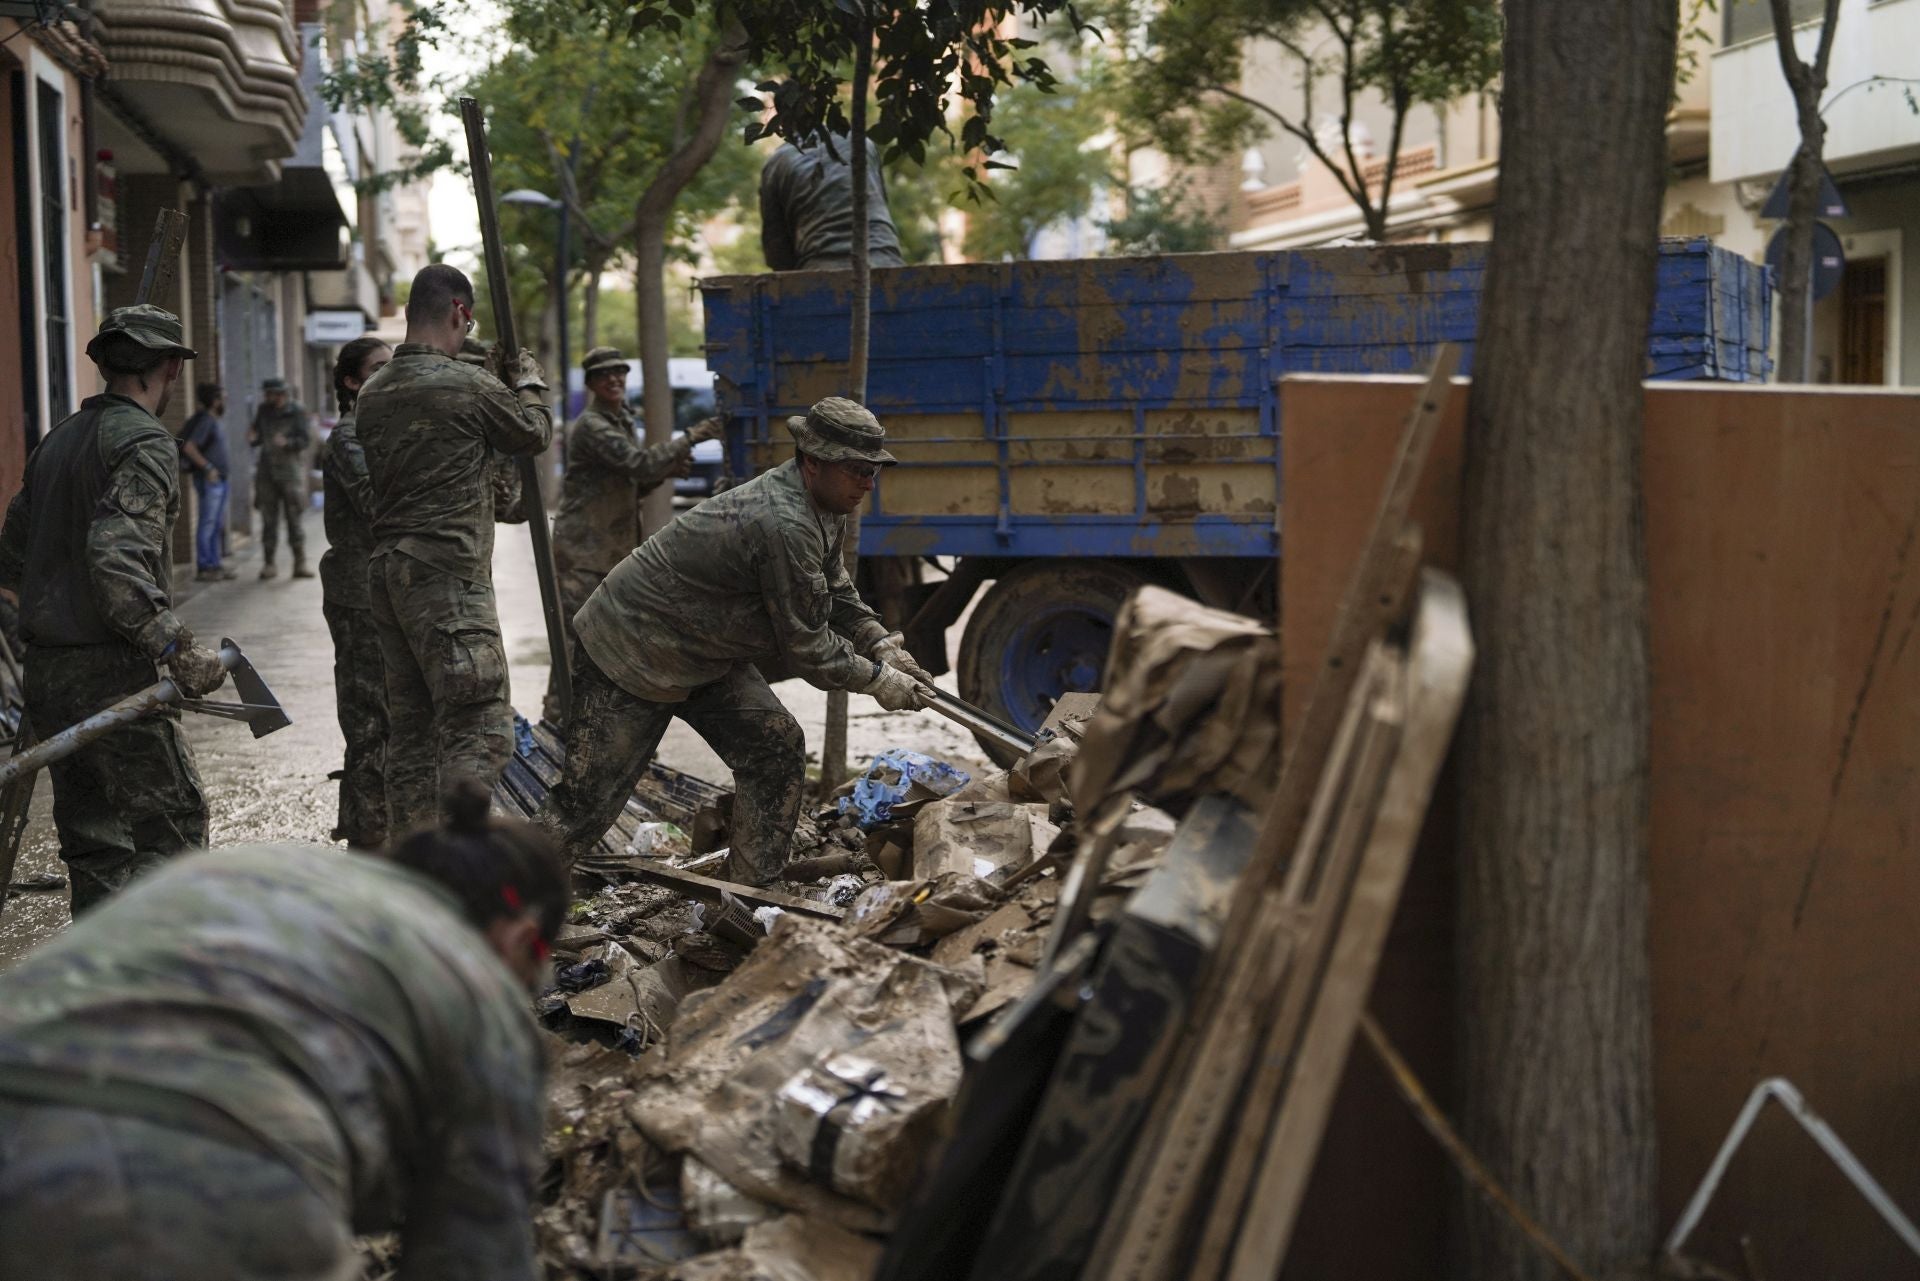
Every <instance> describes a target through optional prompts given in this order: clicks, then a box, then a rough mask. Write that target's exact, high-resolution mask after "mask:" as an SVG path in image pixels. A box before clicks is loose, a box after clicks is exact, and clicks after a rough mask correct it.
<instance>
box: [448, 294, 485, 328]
mask: <svg viewBox="0 0 1920 1281" xmlns="http://www.w3.org/2000/svg"><path fill="white" fill-rule="evenodd" d="M453 305H454V306H456V307H458V308H460V310H462V311H464V312H466V313H467V325H466V329H465V331H464V332H466V333H468V334H471V333H472V332H473V331H474V330H475V329H476V328H477V327H478V326H479V324H480V322H479V321H477V320H475V319H474V318H473V308H472V307H469V306H468V305H467V304H466V303H463V302H461V301H460V300H459V299H458V298H455V299H454V300H453Z"/></svg>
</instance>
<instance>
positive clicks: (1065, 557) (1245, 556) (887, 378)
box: [701, 240, 1768, 728]
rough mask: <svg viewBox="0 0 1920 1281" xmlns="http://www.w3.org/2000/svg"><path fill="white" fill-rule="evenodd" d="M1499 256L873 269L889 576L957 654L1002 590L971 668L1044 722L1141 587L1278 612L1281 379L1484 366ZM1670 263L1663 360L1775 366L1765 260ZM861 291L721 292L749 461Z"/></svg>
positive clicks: (1692, 250) (1221, 256)
mask: <svg viewBox="0 0 1920 1281" xmlns="http://www.w3.org/2000/svg"><path fill="white" fill-rule="evenodd" d="M1485 262H1486V251H1485V246H1483V245H1479V244H1443V245H1407V246H1393V247H1388V248H1378V249H1375V248H1343V249H1309V250H1291V251H1277V252H1259V253H1217V254H1179V255H1164V256H1160V257H1152V258H1106V259H1082V260H1073V261H1062V262H1019V263H998V264H969V265H956V266H936V267H902V268H893V269H888V270H880V271H876V272H874V273H873V325H872V350H871V356H870V366H869V371H868V393H867V402H868V404H869V405H870V406H871V407H872V408H873V409H874V411H875V412H876V413H877V414H878V415H879V416H880V419H881V421H882V422H884V423H885V424H886V427H887V436H888V443H889V447H890V448H891V449H892V450H893V451H894V453H895V454H896V455H897V456H898V457H899V458H900V460H901V466H899V467H897V468H893V469H890V470H889V471H887V472H886V473H885V475H884V477H883V479H882V481H881V483H880V486H879V488H878V490H877V492H876V494H875V496H874V501H873V505H872V508H871V509H870V510H869V511H868V512H866V513H865V515H864V517H863V522H862V527H861V538H860V550H861V553H862V555H863V556H865V557H867V558H870V560H869V569H870V582H869V584H868V587H869V590H870V591H871V593H872V594H873V595H874V596H875V597H876V598H877V600H878V603H879V604H881V606H882V607H883V609H885V610H886V612H887V613H888V614H889V616H890V619H891V621H893V622H894V623H895V624H896V625H898V626H902V627H904V628H906V629H907V631H908V635H909V638H910V640H911V641H912V642H913V644H914V647H915V650H916V652H917V653H921V654H922V656H923V660H924V661H929V662H931V664H932V665H933V666H934V668H935V670H939V671H945V670H947V668H948V666H949V656H948V655H947V654H946V653H945V645H944V640H943V638H944V633H945V630H946V628H947V627H948V626H949V625H951V624H952V623H953V622H954V621H955V620H956V619H958V618H959V617H960V615H961V613H962V612H963V611H964V610H965V609H966V607H967V606H968V605H969V604H972V603H974V598H975V597H976V596H977V595H979V593H980V589H981V587H982V586H983V585H985V584H988V583H991V584H992V586H991V587H989V588H988V589H987V591H986V594H985V595H983V596H980V598H979V600H978V603H977V604H976V605H975V608H974V613H973V618H972V620H971V621H970V622H969V625H968V627H967V629H966V634H965V636H964V637H963V639H962V643H961V645H960V652H959V654H958V656H957V664H956V665H957V666H958V668H959V672H960V685H961V689H962V693H963V695H964V696H966V697H968V698H969V699H971V700H972V701H975V702H978V703H981V704H982V705H984V706H987V707H989V708H991V709H994V710H997V711H999V712H1001V713H1003V714H1005V715H1006V716H1007V717H1008V718H1009V719H1011V720H1013V721H1014V722H1016V723H1018V724H1021V725H1023V726H1024V727H1026V728H1033V727H1036V726H1038V724H1039V723H1040V720H1041V719H1044V717H1045V714H1046V709H1047V708H1048V707H1049V706H1050V705H1051V703H1052V700H1053V699H1054V698H1057V697H1058V696H1059V694H1060V693H1061V692H1063V691H1064V690H1066V689H1072V688H1091V687H1092V685H1091V682H1097V680H1098V676H1099V668H1100V663H1101V661H1102V660H1103V659H1104V655H1105V645H1106V641H1107V639H1108V638H1109V637H1110V632H1111V618H1112V612H1111V611H1112V609H1113V608H1114V607H1116V606H1117V604H1118V601H1119V599H1120V598H1124V595H1125V593H1126V591H1127V590H1130V588H1131V587H1132V586H1135V585H1138V584H1139V583H1141V582H1151V581H1158V582H1163V583H1169V584H1171V585H1173V586H1175V587H1178V588H1181V589H1182V590H1186V591H1188V592H1190V593H1192V594H1194V595H1196V596H1198V597H1199V598H1201V599H1203V600H1207V601H1208V602H1209V603H1215V604H1222V605H1225V606H1227V607H1233V608H1241V609H1247V610H1250V611H1258V610H1262V609H1266V608H1270V606H1271V603H1272V602H1271V594H1270V593H1271V582H1272V573H1271V570H1272V564H1273V558H1274V556H1275V555H1276V554H1277V553H1278V552H1279V550H1280V548H1279V545H1278V530H1279V521H1278V515H1279V505H1280V503H1282V502H1284V501H1285V492H1286V486H1285V472H1284V467H1283V465H1282V450H1281V448H1280V444H1281V441H1282V439H1283V437H1284V431H1285V424H1284V423H1283V422H1281V421H1280V415H1279V408H1278V404H1279V402H1278V395H1277V393H1278V382H1279V379H1280V378H1281V377H1282V376H1283V375H1285V374H1288V373H1298V372H1315V373H1408V372H1413V371H1416V370H1419V369H1421V368H1422V367H1423V366H1424V365H1425V364H1426V362H1427V361H1428V360H1429V359H1430V358H1431V356H1432V353H1433V350H1434V348H1435V347H1436V346H1437V345H1438V344H1439V343H1442V342H1456V343H1461V344H1463V345H1465V346H1466V347H1467V355H1468V367H1469V368H1470V367H1471V360H1472V343H1473V338H1474V332H1475V326H1476V321H1477V310H1478V304H1479V297H1480V284H1481V276H1482V272H1483V269H1484V266H1485ZM1659 271H1660V275H1659V287H1658V293H1657V301H1656V305H1655V310H1654V316H1653V322H1652V325H1651V326H1650V329H1649V333H1648V340H1647V373H1648V376H1649V377H1653V378H1693V379H1697V378H1712V379H1723V380H1742V381H1744V380H1750V379H1758V378H1761V377H1764V375H1765V369H1766V361H1767V356H1766V349H1767V320H1768V297H1767V289H1766V277H1765V271H1764V269H1763V268H1761V267H1758V266H1756V265H1754V264H1752V263H1749V262H1747V261H1745V260H1744V259H1741V258H1739V257H1738V256H1736V255H1734V254H1731V253H1728V252H1726V251H1724V250H1719V249H1716V248H1714V247H1713V246H1712V245H1710V244H1709V243H1708V242H1706V241H1704V240H1685V241H1669V242H1667V243H1666V244H1665V245H1664V246H1663V247H1662V253H1661V258H1660V268H1659ZM851 286H852V277H851V274H850V273H847V272H793V273H781V274H777V275H775V274H768V275H759V276H726V277H719V278H714V279H709V280H706V281H703V282H702V284H701V291H702V296H703V298H704V301H705V307H706V340H707V361H708V365H709V367H710V368H711V369H712V370H713V372H714V374H715V376H716V391H717V395H718V399H719V403H720V406H721V409H722V412H723V413H725V414H726V415H727V417H728V419H729V434H728V449H727V462H728V468H729V470H730V472H731V473H732V474H734V475H736V476H746V475H750V474H752V473H753V472H755V471H758V470H760V469H761V468H763V467H765V466H767V465H768V464H769V463H771V462H775V461H778V460H779V459H781V458H784V457H785V456H787V454H788V453H789V452H790V450H791V448H792V440H791V438H790V437H789V436H788V434H787V431H786V427H785V420H786V418H787V416H788V415H791V414H799V413H804V412H805V411H806V408H807V406H808V405H809V404H811V403H812V402H813V401H815V400H818V399H819V398H820V397H822V396H829V395H842V394H845V392H846V391H847V385H846V374H847V352H848V314H849V297H850V291H851ZM1568 359H1569V360H1575V359H1578V353H1574V352H1569V353H1568Z"/></svg>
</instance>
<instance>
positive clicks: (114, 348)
mask: <svg viewBox="0 0 1920 1281" xmlns="http://www.w3.org/2000/svg"><path fill="white" fill-rule="evenodd" d="M181 339H182V333H181V328H180V320H179V318H178V317H176V316H175V315H173V313H171V312H168V311H163V310H161V309H160V308H158V307H150V306H144V305H143V306H137V307H121V308H118V309H116V310H115V311H114V312H113V313H112V314H110V315H109V316H108V317H107V319H106V322H105V323H104V324H102V325H101V326H100V332H99V333H98V334H97V335H96V336H95V337H94V338H93V340H92V341H91V342H89V343H88V344H87V355H88V357H89V358H90V359H92V361H93V362H94V363H95V364H96V365H98V366H99V367H100V372H101V374H102V375H103V376H104V377H105V379H106V384H107V389H106V392H105V393H104V394H102V395H99V396H90V397H88V398H87V399H86V400H85V401H84V402H82V403H81V406H80V410H79V412H78V413H76V414H74V415H73V416H72V417H71V418H68V419H67V420H66V421H65V422H63V423H61V424H60V425H59V426H57V427H55V428H54V429H53V430H52V431H51V432H49V433H47V437H46V439H45V440H43V441H41V442H40V445H39V447H38V448H37V449H35V450H34V451H33V453H32V454H31V455H29V456H28V458H27V472H26V479H25V480H24V481H23V482H22V484H21V487H20V492H19V493H18V494H17V495H15V497H14V500H13V504H12V506H10V507H8V509H7V519H6V524H5V525H4V526H3V527H0V587H3V588H5V589H7V590H8V591H11V592H14V593H16V594H17V595H18V596H19V600H20V630H21V635H22V638H23V639H24V640H25V642H26V647H27V653H26V673H25V684H26V691H25V695H26V712H27V719H28V720H29V721H30V722H31V723H32V726H33V729H34V731H35V732H36V733H37V734H39V735H40V736H41V737H42V738H45V737H47V736H48V735H51V734H54V733H57V732H58V731H60V730H63V729H66V728H67V727H68V726H70V725H73V724H75V723H77V722H79V721H81V720H84V719H86V718H87V717H89V716H91V715H93V714H94V713H95V712H97V711H99V710H100V709H101V708H103V707H106V706H108V705H109V704H111V703H115V702H118V701H119V700H120V699H122V698H125V697H126V696H127V695H129V694H133V693H137V692H138V691H140V690H142V689H144V688H146V687H147V686H149V685H151V684H153V683H154V682H155V681H157V680H159V679H160V672H159V667H160V666H161V665H163V664H164V665H165V666H166V667H167V668H168V670H169V671H170V672H171V674H172V676H173V679H174V680H175V682H176V683H178V684H179V686H180V688H181V690H182V691H183V692H185V693H186V694H187V696H188V697H191V698H198V697H201V696H203V695H205V694H207V693H209V692H211V691H212V690H214V689H216V688H218V687H219V685H220V684H221V682H222V681H224V680H225V679H226V672H225V670H224V669H223V668H222V667H221V666H220V660H219V658H218V657H217V656H216V655H215V654H214V653H213V651H212V650H210V649H207V648H206V647H205V646H203V645H199V644H196V643H195V641H194V638H193V633H192V632H190V631H188V630H187V627H186V625H185V624H184V623H182V622H181V621H180V619H179V618H178V617H177V616H176V615H175V614H174V612H173V589H172V566H173V546H172V539H173V524H174V519H175V518H176V517H177V516H178V515H179V512H180V462H179V451H178V449H177V448H176V446H175V444H174V439H173V436H172V435H171V434H170V433H169V432H168V431H167V429H166V428H165V427H162V426H161V425H160V423H159V421H158V418H157V415H159V414H160V413H162V412H164V411H165V409H166V405H167V401H168V399H169V398H170V397H171V395H172V392H173V388H174V385H175V384H176V383H177V382H178V381H179V379H180V376H181V370H182V368H183V364H184V362H185V361H188V360H191V359H193V355H194V353H193V350H192V349H191V348H189V347H187V346H186V345H185V344H184V343H183V342H182V341H181ZM47 773H48V775H49V776H50V777H51V779H52V781H53V823H54V827H55V828H56V829H57V830H58V832H59V835H60V857H61V858H63V859H65V860H66V863H67V867H68V870H69V871H70V872H71V874H72V875H71V883H72V887H73V888H72V894H73V911H74V915H76V916H78V915H80V914H81V913H82V912H85V911H87V910H88V909H90V908H92V907H93V906H95V905H96V904H98V903H99V902H100V901H101V900H102V899H104V898H106V897H107V895H108V894H110V893H112V892H113V891H114V890H116V889H118V888H119V887H120V886H122V885H124V884H125V883H126V882H127V881H128V880H129V879H130V878H132V877H133V876H135V875H136V874H138V873H140V872H144V871H146V870H148V869H149V868H152V867H154V866H156V865H157V864H159V863H161V862H162V861H164V860H166V859H168V858H171V857H172V856H174V855H176V854H179V853H181V852H182V851H184V850H188V849H192V848H194V847H195V846H199V845H204V844H205V843H206V840H207V803H206V800H205V798H204V797H203V796H202V795H201V791H200V774H199V771H198V770H196V769H195V768H194V763H193V753H192V752H191V751H190V750H189V749H188V747H187V740H186V736H185V735H184V734H183V733H182V731H181V728H180V714H179V712H177V711H165V712H160V713H157V714H155V715H152V716H148V717H145V718H144V719H141V720H138V721H135V722H133V723H132V724H130V725H125V726H122V727H121V728H119V729H116V730H114V731H113V733H111V734H108V735H106V736H105V737H104V738H101V739H99V740H97V741H96V742H93V743H90V744H88V745H87V746H86V747H83V748H81V749H80V750H79V751H77V752H75V753H74V754H73V755H71V756H69V757H67V758H66V759H65V760H62V761H58V762H55V763H54V764H53V765H52V766H50V767H48V770H47Z"/></svg>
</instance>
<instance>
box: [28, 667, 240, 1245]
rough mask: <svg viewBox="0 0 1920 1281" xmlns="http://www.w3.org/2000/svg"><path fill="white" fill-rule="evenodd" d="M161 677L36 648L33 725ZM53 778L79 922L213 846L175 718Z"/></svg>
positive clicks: (120, 739) (82, 753)
mask: <svg viewBox="0 0 1920 1281" xmlns="http://www.w3.org/2000/svg"><path fill="white" fill-rule="evenodd" d="M159 679H160V673H159V671H158V669H156V668H155V667H154V665H153V663H152V661H151V660H149V659H148V658H146V657H145V656H144V655H142V654H141V653H140V652H139V651H138V650H135V649H133V648H132V647H131V646H128V645H125V644H123V643H121V642H119V641H110V642H108V643H107V644H104V645H64V646H53V645H36V646H33V647H31V648H29V649H28V651H27V662H26V675H25V685H26V690H25V694H26V709H27V718H28V720H30V721H31V722H32V724H33V729H34V732H35V733H36V734H38V735H39V736H40V737H41V738H47V737H50V736H51V735H53V734H55V733H58V732H59V731H60V730H63V729H66V728H67V727H68V726H69V725H73V724H76V723H77V722H79V721H83V720H85V719H86V718H87V717H89V716H91V715H93V714H94V713H95V712H97V711H99V710H100V709H102V708H104V707H106V706H108V705H109V704H112V703H116V702H118V701H119V700H121V699H123V698H125V697H126V696H127V695H129V694H133V693H137V692H138V691H140V690H143V689H145V688H146V687H147V686H149V685H151V684H153V683H154V682H155V681H157V680H159ZM47 777H48V780H49V781H50V782H51V783H52V784H53V825H54V828H55V830H56V831H57V832H58V833H59V837H60V857H61V858H62V859H64V860H66V864H67V869H68V872H69V873H70V879H71V882H72V886H73V914H74V915H75V916H79V915H80V914H81V913H83V912H85V911H87V910H88V909H89V908H92V907H94V906H96V905H98V904H99V903H100V902H101V901H102V900H104V899H105V898H106V897H107V896H108V895H109V894H112V893H113V892H114V891H115V890H117V889H119V888H120V887H121V886H122V885H125V884H126V883H127V882H128V881H130V880H132V879H133V878H134V877H135V876H137V875H139V874H140V873H142V872H145V871H149V870H151V869H152V868H155V867H157V866H159V865H160V864H161V863H163V862H165V861H166V860H167V859H170V858H172V857H173V856H174V855H176V854H183V853H185V852H186V851H188V850H192V849H198V848H200V847H201V846H203V845H205V844H206V843H207V802H206V797H205V796H204V795H203V794H202V792H201V787H200V772H199V771H198V770H197V769H195V768H194V763H193V752H192V751H191V750H190V749H189V748H188V747H187V738H186V734H185V732H184V731H183V730H182V729H181V728H180V713H179V712H177V711H169V712H160V713H156V714H155V715H152V716H148V717H144V718H142V719H141V720H137V721H134V722H133V723H132V724H130V725H122V726H121V727H120V728H118V729H116V730H114V731H112V732H111V733H109V734H106V735H104V736H103V737H101V738H99V739H97V740H95V741H94V742H92V743H89V744H88V745H87V746H85V747H83V748H81V749H80V750H79V751H77V752H75V753H74V754H73V755H71V756H69V757H67V758H66V759H65V760H62V761H56V762H54V763H53V764H52V765H50V766H48V767H47ZM0 1275H4V1273H0Z"/></svg>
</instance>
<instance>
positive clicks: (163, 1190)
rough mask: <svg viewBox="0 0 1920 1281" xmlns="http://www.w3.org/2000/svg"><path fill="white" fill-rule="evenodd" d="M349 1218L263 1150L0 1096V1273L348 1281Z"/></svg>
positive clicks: (337, 1194)
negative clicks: (13, 1100)
mask: <svg viewBox="0 0 1920 1281" xmlns="http://www.w3.org/2000/svg"><path fill="white" fill-rule="evenodd" d="M349 1218H350V1212H349V1208H348V1205H347V1196H346V1191H345V1188H344V1186H342V1187H341V1188H339V1189H336V1190H334V1192H333V1193H332V1194H331V1195H329V1194H323V1193H322V1192H320V1191H317V1190H315V1188H314V1187H313V1186H312V1185H311V1184H310V1183H308V1182H307V1181H306V1179H304V1178H302V1177H301V1175H300V1174H299V1173H297V1172H296V1171H295V1170H293V1169H292V1168H290V1167H289V1166H287V1165H286V1164H285V1163H284V1162H282V1161H277V1160H275V1159H273V1158H272V1157H270V1156H268V1155H266V1154H265V1153H264V1152H260V1151H256V1150H253V1149H250V1148H247V1147H242V1146H237V1145H233V1144H227V1143H221V1142H218V1141H216V1140H213V1139H208V1138H203V1137H201V1136H200V1135H198V1134H194V1133H190V1132H188V1131H186V1130H180V1129H173V1128H169V1127H166V1126H162V1125H156V1124H154V1123H152V1122H148V1121H142V1120H139V1119H136V1118H134V1117H128V1116H118V1115H115V1114H112V1113H105V1112H95V1111H92V1110H90V1109H86V1108H74V1107H65V1106H60V1105H57V1104H46V1103H14V1102H10V1101H8V1100H6V1099H4V1098H0V1277H23V1278H24V1277H32V1278H35V1281H96V1279H97V1278H102V1277H127V1278H132V1277H138V1278H140V1281H356V1279H357V1278H358V1277H359V1276H360V1275H361V1270H360V1269H361V1265H360V1257H359V1254H358V1252H357V1251H356V1250H355V1249H354V1244H353V1236H352V1234H351V1232H350V1230H349V1228H348V1221H349Z"/></svg>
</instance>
